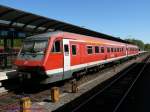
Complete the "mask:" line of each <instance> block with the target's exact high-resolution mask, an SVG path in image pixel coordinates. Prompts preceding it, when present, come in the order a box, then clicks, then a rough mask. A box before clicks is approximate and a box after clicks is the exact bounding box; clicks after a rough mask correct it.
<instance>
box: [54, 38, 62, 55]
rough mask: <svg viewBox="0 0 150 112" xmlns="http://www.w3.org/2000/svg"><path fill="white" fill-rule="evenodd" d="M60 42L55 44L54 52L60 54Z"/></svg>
mask: <svg viewBox="0 0 150 112" xmlns="http://www.w3.org/2000/svg"><path fill="white" fill-rule="evenodd" d="M60 51H61V50H60V40H57V41H55V42H54V44H53V49H52V52H60Z"/></svg>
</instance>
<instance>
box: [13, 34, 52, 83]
mask: <svg viewBox="0 0 150 112" xmlns="http://www.w3.org/2000/svg"><path fill="white" fill-rule="evenodd" d="M48 40H49V36H47V35H35V36H31V37H27V38H26V39H25V40H24V44H23V46H22V48H21V50H20V52H19V54H18V57H17V59H16V61H15V65H16V66H17V71H18V76H19V77H21V78H23V79H31V78H34V79H40V80H42V79H44V78H46V75H45V68H44V59H45V56H46V49H47V46H48Z"/></svg>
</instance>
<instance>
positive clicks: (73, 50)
mask: <svg viewBox="0 0 150 112" xmlns="http://www.w3.org/2000/svg"><path fill="white" fill-rule="evenodd" d="M76 54H77V47H76V45H72V55H76Z"/></svg>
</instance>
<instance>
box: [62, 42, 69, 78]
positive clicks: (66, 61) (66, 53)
mask: <svg viewBox="0 0 150 112" xmlns="http://www.w3.org/2000/svg"><path fill="white" fill-rule="evenodd" d="M63 53H64V54H63V55H64V67H63V74H64V75H63V79H67V78H69V77H71V71H70V68H71V67H70V66H71V65H70V42H69V39H63Z"/></svg>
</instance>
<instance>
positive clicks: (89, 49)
mask: <svg viewBox="0 0 150 112" xmlns="http://www.w3.org/2000/svg"><path fill="white" fill-rule="evenodd" d="M87 53H88V54H92V53H93V50H92V46H87Z"/></svg>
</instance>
